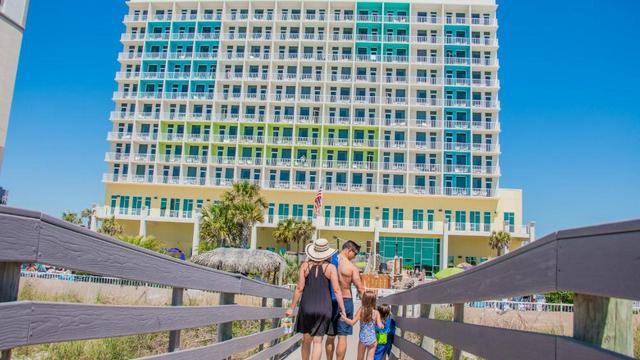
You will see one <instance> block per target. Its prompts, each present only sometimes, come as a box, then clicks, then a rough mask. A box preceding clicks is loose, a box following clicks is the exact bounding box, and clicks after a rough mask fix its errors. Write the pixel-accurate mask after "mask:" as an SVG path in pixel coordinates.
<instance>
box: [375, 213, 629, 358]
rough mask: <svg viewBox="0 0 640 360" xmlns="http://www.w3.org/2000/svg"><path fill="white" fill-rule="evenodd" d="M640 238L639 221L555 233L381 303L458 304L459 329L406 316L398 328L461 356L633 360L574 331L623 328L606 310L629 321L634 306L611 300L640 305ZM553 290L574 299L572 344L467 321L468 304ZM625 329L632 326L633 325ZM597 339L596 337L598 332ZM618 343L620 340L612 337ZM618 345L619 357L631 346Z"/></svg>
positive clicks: (418, 351)
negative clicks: (447, 346)
mask: <svg viewBox="0 0 640 360" xmlns="http://www.w3.org/2000/svg"><path fill="white" fill-rule="evenodd" d="M639 237H640V220H631V221H624V222H617V223H610V224H603V225H597V226H589V227H583V228H576V229H570V230H562V231H557V232H555V233H552V234H550V235H547V236H545V237H544V238H542V239H540V240H537V241H534V242H533V243H531V244H528V245H526V246H524V247H522V248H520V249H517V250H515V251H513V252H511V253H509V254H507V255H504V256H501V257H498V258H496V259H492V260H490V261H488V262H485V263H483V264H481V265H479V266H476V267H474V268H473V269H470V270H467V271H465V272H462V273H460V274H456V275H454V276H451V277H448V278H446V279H443V280H439V281H435V282H433V283H429V284H425V285H420V286H417V287H415V288H412V289H409V290H407V291H404V292H399V293H395V294H392V295H389V296H386V297H384V298H382V299H381V300H380V301H381V302H385V303H388V304H391V305H393V306H395V307H397V306H402V307H403V308H405V309H406V306H407V305H414V304H454V318H456V319H457V320H455V321H453V322H451V321H442V320H434V319H429V318H425V317H421V318H408V317H407V316H406V315H407V313H406V311H404V312H403V313H404V316H399V317H396V323H397V326H398V328H400V329H402V332H403V333H404V331H410V332H413V333H417V334H420V335H422V336H426V337H430V338H433V339H437V340H440V341H442V342H445V343H448V344H451V345H452V346H453V347H454V349H458V350H457V351H459V350H464V351H469V352H470V353H473V354H475V355H478V356H481V357H484V358H489V359H492V358H497V359H513V358H518V359H532V360H533V359H630V357H628V356H626V355H623V354H621V353H617V352H611V351H609V350H606V349H604V348H600V347H597V346H594V345H592V344H591V343H598V342H601V343H602V344H605V343H607V342H609V343H610V342H611V341H613V340H610V339H602V337H598V336H595V337H596V339H594V338H593V337H590V336H592V335H591V334H584V333H582V334H576V332H577V331H578V330H580V331H581V332H582V329H584V327H585V326H586V327H588V328H589V329H592V328H596V329H600V327H602V328H604V324H605V323H606V322H607V321H620V320H621V319H618V317H622V318H624V317H626V315H621V314H618V315H616V319H613V320H607V319H606V318H607V316H602V315H601V314H600V313H601V312H605V311H611V310H608V308H607V306H622V307H621V308H620V309H622V310H616V311H623V313H622V314H626V312H624V311H627V310H628V312H629V316H631V314H632V311H633V310H632V309H633V308H632V304H631V302H630V301H628V300H613V299H612V298H615V299H629V300H637V299H640V282H638V278H640V258H638V254H639V253H640V241H638V239H639ZM553 291H573V292H575V293H576V299H575V300H574V301H575V303H574V306H573V307H574V314H573V315H574V338H573V339H572V338H569V337H565V336H554V335H546V334H538V333H531V332H526V331H518V330H510V329H501V328H494V327H488V326H480V325H472V324H465V323H464V322H463V319H464V307H463V306H462V304H463V303H466V302H472V301H482V300H490V299H500V298H510V297H514V296H520V295H528V294H533V293H546V292H553ZM609 301H614V302H615V301H618V302H619V303H617V304H619V305H609V304H610V303H609ZM621 301H624V302H621ZM616 309H617V308H616ZM625 309H627V310H625ZM594 317H596V319H595V320H594ZM627 321H629V320H627ZM627 325H629V327H630V323H629V324H627ZM611 326H613V325H611ZM619 326H621V327H624V326H626V325H619ZM591 332H592V333H595V330H592V331H591ZM627 333H629V334H627ZM616 335H619V336H625V337H626V336H632V334H631V330H630V329H629V330H628V331H626V330H620V332H619V333H618V332H617V333H616ZM612 336H613V337H615V336H614V335H607V337H612ZM493 339H501V341H500V345H496V346H492V345H490V344H491V343H492V340H493ZM580 340H583V341H580ZM620 343H623V344H622V345H619V344H620ZM394 346H395V347H397V348H398V349H400V350H401V351H403V352H406V354H408V355H409V356H411V357H413V358H430V356H431V353H430V352H429V351H427V350H424V349H422V348H420V347H418V346H416V345H414V344H412V343H410V342H408V341H406V340H405V339H402V340H400V341H399V342H397V343H396V344H394ZM614 346H615V347H616V349H618V350H619V351H625V352H627V351H628V347H627V346H628V344H624V341H622V340H616V345H614ZM458 354H459V352H458Z"/></svg>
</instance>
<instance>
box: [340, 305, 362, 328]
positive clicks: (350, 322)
mask: <svg viewBox="0 0 640 360" xmlns="http://www.w3.org/2000/svg"><path fill="white" fill-rule="evenodd" d="M361 310H362V308H360V309H358V311H356V314H355V315H354V316H353V319H349V318H348V317H347V315H345V313H342V321H344V322H346V323H347V325H349V326H353V325H355V324H356V323H357V322H358V321H359V320H360V311H361Z"/></svg>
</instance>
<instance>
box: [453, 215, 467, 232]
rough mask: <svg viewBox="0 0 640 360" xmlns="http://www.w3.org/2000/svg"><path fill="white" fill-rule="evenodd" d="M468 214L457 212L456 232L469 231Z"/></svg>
mask: <svg viewBox="0 0 640 360" xmlns="http://www.w3.org/2000/svg"><path fill="white" fill-rule="evenodd" d="M466 222H467V212H466V211H456V228H455V229H456V230H458V231H465V230H466V229H467V225H466Z"/></svg>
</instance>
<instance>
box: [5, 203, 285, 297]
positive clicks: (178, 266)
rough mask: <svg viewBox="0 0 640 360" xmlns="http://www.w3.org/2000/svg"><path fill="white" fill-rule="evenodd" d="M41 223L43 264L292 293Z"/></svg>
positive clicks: (205, 286) (176, 283) (197, 285)
mask: <svg viewBox="0 0 640 360" xmlns="http://www.w3.org/2000/svg"><path fill="white" fill-rule="evenodd" d="M18 222H19V218H17V217H13V218H11V219H9V224H8V225H9V226H11V224H13V223H16V224H18ZM39 227H40V233H39V240H40V241H39V251H38V252H39V254H38V257H37V259H36V260H37V261H38V262H42V263H46V264H52V265H56V266H61V267H65V268H71V269H74V270H79V271H85V272H91V273H94V274H101V275H107V276H113V277H119V278H124V279H130V280H139V281H146V282H152V283H157V284H163V285H168V286H172V287H181V288H185V289H199V290H206V291H226V292H234V293H243V294H247V295H254V296H260V297H262V296H265V295H263V293H266V294H267V295H268V296H269V297H271V296H273V297H283V298H287V299H288V298H291V295H292V292H291V291H290V290H289V289H286V288H283V287H279V286H274V285H270V284H265V283H259V282H256V281H254V280H251V279H247V278H245V277H243V276H240V275H238V274H230V273H226V272H224V271H218V270H214V269H210V268H206V267H204V266H199V265H196V264H192V263H188V262H185V261H181V260H177V259H175V258H172V257H170V256H166V255H162V254H158V253H155V252H152V251H149V250H145V249H142V248H139V247H136V246H133V245H130V244H127V243H125V242H122V241H118V240H115V239H112V238H109V237H107V236H104V235H102V234H98V233H95V232H92V231H90V230H88V229H85V228H82V227H80V226H76V225H73V224H70V223H67V222H65V221H62V220H59V219H55V218H52V217H50V216H48V215H42V220H41V222H40V225H39ZM27 235H29V234H27ZM18 236H20V235H18ZM0 241H1V243H0V245H3V246H4V238H0ZM241 279H242V280H241ZM243 283H244V286H243ZM242 287H244V289H245V290H242Z"/></svg>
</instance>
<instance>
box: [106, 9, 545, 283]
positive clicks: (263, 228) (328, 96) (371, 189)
mask: <svg viewBox="0 0 640 360" xmlns="http://www.w3.org/2000/svg"><path fill="white" fill-rule="evenodd" d="M128 5H129V13H128V14H127V15H126V16H125V19H124V24H125V26H126V32H125V33H124V34H122V38H121V40H122V43H123V51H122V52H121V53H120V54H119V56H118V60H119V61H120V64H121V68H120V71H119V72H118V73H117V74H116V81H117V84H118V85H117V91H116V92H115V93H114V94H113V100H114V101H115V110H114V111H113V113H112V114H111V121H112V123H113V128H112V131H111V132H110V133H109V134H108V141H109V143H110V150H109V152H108V153H107V154H106V161H107V163H108V172H107V174H105V175H104V178H103V180H104V182H105V184H106V195H105V206H104V207H101V208H100V209H99V211H98V215H99V217H101V218H106V217H110V216H115V217H116V219H117V220H118V221H119V222H120V223H122V224H123V225H124V226H125V229H126V232H128V233H131V234H139V233H140V234H149V235H154V236H155V237H157V238H158V239H160V240H162V241H164V242H165V243H166V244H167V245H170V246H177V247H179V248H181V249H183V250H184V251H185V252H186V253H190V252H191V251H192V249H194V250H193V251H194V252H195V251H197V250H196V248H197V245H198V241H199V240H198V237H199V236H198V228H199V225H198V223H199V219H198V218H199V217H198V216H197V214H198V209H199V208H201V207H203V206H209V205H211V204H212V203H214V202H215V201H216V200H217V199H219V197H220V195H221V194H222V192H224V191H225V190H226V189H228V188H229V186H230V185H231V184H232V183H233V182H237V181H251V182H256V183H258V184H260V186H261V187H262V189H263V194H264V196H265V197H266V199H267V200H268V203H269V206H268V209H267V211H266V214H265V222H264V223H261V224H258V225H257V226H256V227H255V228H254V229H253V232H252V244H253V246H257V247H259V248H275V249H279V248H282V247H283V246H284V245H282V244H276V243H275V242H274V241H273V238H272V232H273V229H274V228H275V226H276V224H277V223H278V221H279V220H281V219H284V218H289V217H294V218H300V219H311V218H312V217H313V202H314V198H315V195H316V193H317V191H318V189H319V188H322V190H323V204H322V208H321V209H320V212H319V214H318V216H317V218H316V219H315V220H314V221H315V223H316V226H317V228H318V229H319V232H320V236H321V237H325V238H327V239H330V240H331V241H336V240H334V239H336V237H337V238H340V239H351V240H355V241H357V242H359V243H361V244H362V245H363V250H364V251H367V252H370V251H372V250H374V249H375V251H376V252H379V253H380V254H381V255H382V256H383V257H393V256H395V255H398V256H403V257H404V259H405V262H406V263H411V264H415V265H416V266H421V267H423V268H425V269H427V270H429V271H434V270H437V269H439V268H442V267H444V265H445V264H457V263H460V262H463V261H466V262H469V263H472V264H476V263H480V262H482V261H485V260H486V259H487V258H489V257H491V256H492V255H493V254H494V251H492V250H491V249H490V248H489V246H488V244H487V243H488V238H489V235H490V233H491V231H493V230H506V231H508V232H510V233H511V235H512V239H513V241H512V248H515V247H519V246H521V244H523V243H525V242H527V241H529V240H530V239H533V238H534V236H535V235H534V227H533V224H526V225H523V220H522V192H521V190H515V189H503V188H500V186H499V185H500V181H499V180H500V173H501V169H500V141H499V134H500V117H499V113H500V101H499V97H498V92H499V89H500V82H499V80H498V69H499V63H498V39H497V37H496V33H497V28H498V23H497V20H496V7H497V6H496V4H495V1H494V0H415V1H411V2H407V1H350V0H335V1H309V0H304V1H299V0H276V1H274V0H267V1H262V0H249V1H242V0H240V1H212V0H201V1H182V0H173V1H169V0H130V1H129V2H128ZM374 242H375V243H374Z"/></svg>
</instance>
